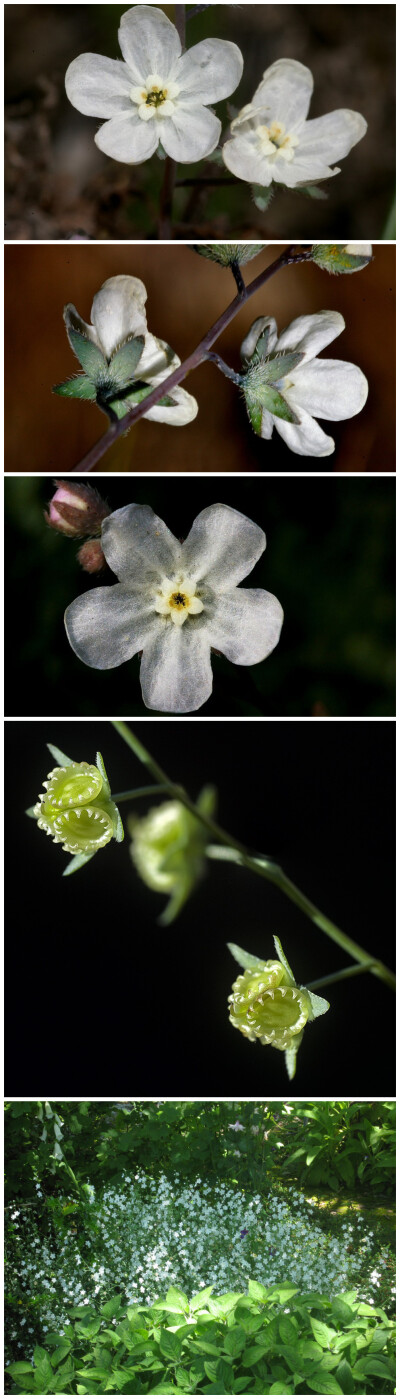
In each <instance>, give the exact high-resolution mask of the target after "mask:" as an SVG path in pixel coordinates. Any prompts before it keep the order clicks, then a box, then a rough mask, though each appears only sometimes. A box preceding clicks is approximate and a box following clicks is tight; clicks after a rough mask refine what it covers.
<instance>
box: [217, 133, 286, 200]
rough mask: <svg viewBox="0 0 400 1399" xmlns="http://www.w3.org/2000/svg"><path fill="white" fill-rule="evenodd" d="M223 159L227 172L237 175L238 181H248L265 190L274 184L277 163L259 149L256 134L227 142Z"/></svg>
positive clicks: (236, 137) (223, 150)
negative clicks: (261, 186)
mask: <svg viewBox="0 0 400 1399" xmlns="http://www.w3.org/2000/svg"><path fill="white" fill-rule="evenodd" d="M222 159H223V161H224V163H225V165H226V167H227V170H230V172H231V174H232V175H237V178H238V180H248V182H249V183H250V184H254V185H263V186H264V188H267V187H268V185H270V184H272V180H273V179H274V169H275V163H274V161H271V160H268V157H266V156H265V155H263V153H262V152H261V151H260V150H259V149H258V146H257V142H256V140H255V139H254V132H248V133H247V134H246V135H244V134H243V135H240V136H234V137H233V138H232V139H231V140H229V141H225V142H224V145H223V147H222Z"/></svg>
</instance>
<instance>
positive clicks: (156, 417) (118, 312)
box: [55, 273, 198, 427]
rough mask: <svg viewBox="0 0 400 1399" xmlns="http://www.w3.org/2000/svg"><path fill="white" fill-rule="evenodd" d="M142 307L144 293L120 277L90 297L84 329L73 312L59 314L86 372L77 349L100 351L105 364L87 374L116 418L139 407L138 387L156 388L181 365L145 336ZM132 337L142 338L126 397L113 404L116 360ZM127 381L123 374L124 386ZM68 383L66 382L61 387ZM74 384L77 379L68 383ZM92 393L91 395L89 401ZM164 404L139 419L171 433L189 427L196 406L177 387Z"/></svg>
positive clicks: (117, 371) (170, 352) (115, 399)
mask: <svg viewBox="0 0 400 1399" xmlns="http://www.w3.org/2000/svg"><path fill="white" fill-rule="evenodd" d="M146 301H147V291H146V287H145V286H144V283H143V282H142V281H141V280H140V277H130V276H128V275H125V274H124V273H122V274H119V275H118V276H116V277H108V278H107V281H106V282H103V285H102V287H100V291H98V292H96V295H95V296H94V298H93V304H92V309H91V312H90V315H91V324H90V325H88V324H87V323H86V321H84V320H82V316H80V315H79V312H78V311H77V310H76V308H75V306H71V305H70V306H66V307H65V311H64V320H65V323H66V328H67V335H68V338H69V341H70V344H71V346H72V349H73V350H74V353H75V354H77V355H78V356H81V355H82V357H81V363H82V364H84V363H85V367H86V362H85V352H84V350H83V354H82V349H81V348H80V347H82V346H83V347H84V346H85V344H86V342H87V340H89V341H90V342H91V344H92V345H95V346H96V351H97V350H100V353H101V355H102V356H103V360H104V361H105V363H103V365H102V362H101V359H100V355H99V356H98V362H99V370H97V368H96V369H94V370H93V373H94V374H95V376H96V374H97V373H99V374H100V380H99V384H101V383H103V386H104V384H107V397H108V399H109V401H110V402H111V404H112V407H113V409H114V412H116V413H117V416H119V417H122V416H123V415H124V414H125V413H127V412H128V411H129V409H130V408H131V407H134V406H135V403H136V402H137V401H139V400H138V398H137V396H136V394H137V386H138V385H140V386H141V388H142V386H143V384H149V385H150V387H151V388H152V389H153V388H156V386H157V384H162V382H163V380H164V379H167V378H168V376H169V375H170V374H172V372H173V370H174V369H177V368H178V365H179V364H180V362H181V361H180V359H179V357H178V355H176V354H175V353H174V351H173V350H171V349H170V346H169V345H167V342H166V341H165V340H159V339H158V337H156V336H155V335H151V334H150V332H149V331H148V330H147V319H146V310H145V303H146ZM138 336H141V337H142V338H143V340H144V344H143V350H142V352H141V354H140V358H139V359H138V360H137V362H136V365H135V370H134V378H133V380H132V385H131V392H129V389H126V390H125V389H124V392H123V396H122V397H121V398H120V399H118V381H120V382H121V381H123V378H124V374H123V373H122V372H121V364H120V360H121V354H122V355H123V352H124V347H125V346H127V347H128V350H129V345H130V343H131V341H132V340H135V338H136V337H138ZM87 348H88V347H87V345H86V349H87ZM139 348H140V346H139ZM92 353H93V352H92ZM129 377H130V376H129V372H128V380H129ZM114 379H115V380H116V387H115V395H114V396H113V392H112V388H111V387H109V386H108V381H110V384H111V381H112V382H114ZM70 382H71V381H67V384H69V383H70ZM79 382H80V380H79V379H78V380H75V381H74V380H73V381H72V383H79ZM63 389H64V385H62V384H61V385H58V386H57V387H56V390H55V391H56V392H60V391H61V392H62V391H63ZM95 393H96V391H95V389H94V392H93V397H95ZM168 398H169V399H170V400H171V402H170V403H169V404H161V403H157V404H156V405H155V407H153V408H149V411H148V413H145V414H144V417H145V418H149V420H150V421H152V422H158V423H170V424H172V425H173V426H174V427H181V426H183V425H184V424H185V423H190V422H191V421H192V419H193V418H195V417H196V414H197V412H198V404H197V402H196V399H195V398H193V396H192V394H190V393H187V391H186V389H182V388H181V387H180V385H177V386H176V387H175V388H173V389H172V391H171V394H168Z"/></svg>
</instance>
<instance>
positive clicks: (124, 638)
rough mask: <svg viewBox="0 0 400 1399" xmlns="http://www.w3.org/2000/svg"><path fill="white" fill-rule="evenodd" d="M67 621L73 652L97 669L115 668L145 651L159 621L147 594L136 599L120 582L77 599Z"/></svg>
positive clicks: (66, 616) (71, 606)
mask: <svg viewBox="0 0 400 1399" xmlns="http://www.w3.org/2000/svg"><path fill="white" fill-rule="evenodd" d="M64 620H65V628H66V632H67V636H68V641H69V643H70V645H71V646H72V649H73V651H75V654H76V655H77V656H79V660H80V661H83V662H84V664H85V665H89V666H93V667H94V668H95V669H96V670H112V669H113V668H114V666H119V665H122V664H123V662H124V661H130V660H131V657H132V656H134V655H135V653H136V652H137V651H142V649H143V646H144V645H145V642H146V641H147V639H148V637H149V635H151V632H152V629H153V628H154V626H155V625H156V622H157V618H156V614H155V613H154V611H153V610H152V609H151V607H150V605H149V603H148V602H147V601H146V600H145V599H144V597H143V594H141V593H140V594H139V593H138V595H137V597H136V598H134V597H133V595H132V593H130V592H128V591H127V590H126V589H125V588H124V587H123V585H122V584H119V583H116V584H114V586H112V587H110V588H93V589H92V591H91V592H88V593H83V594H82V597H77V598H75V602H71V604H70V607H67V610H66V613H65V618H64Z"/></svg>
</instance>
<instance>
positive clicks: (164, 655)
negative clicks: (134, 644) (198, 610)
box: [140, 617, 212, 714]
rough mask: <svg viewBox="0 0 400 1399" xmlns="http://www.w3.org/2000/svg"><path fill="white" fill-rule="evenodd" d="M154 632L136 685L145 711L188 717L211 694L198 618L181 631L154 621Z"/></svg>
mask: <svg viewBox="0 0 400 1399" xmlns="http://www.w3.org/2000/svg"><path fill="white" fill-rule="evenodd" d="M158 623H159V625H158V629H157V631H156V632H155V633H154V635H153V637H152V638H151V640H149V641H147V642H146V644H145V646H144V648H143V657H142V663H141V667H140V683H141V686H142V694H143V700H144V704H145V705H146V708H147V709H159V710H160V711H161V712H162V713H164V714H190V713H191V712H192V711H193V710H195V709H200V707H201V705H202V704H205V702H206V700H207V699H209V697H210V694H211V691H212V670H211V662H210V640H209V636H208V630H207V626H206V625H203V626H202V624H201V618H198V617H196V618H194V619H193V621H192V620H191V618H190V617H188V618H187V621H186V622H185V623H184V626H183V627H173V626H171V623H170V622H168V621H166V622H163V620H162V618H158Z"/></svg>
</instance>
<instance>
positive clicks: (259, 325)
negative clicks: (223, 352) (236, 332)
mask: <svg viewBox="0 0 400 1399" xmlns="http://www.w3.org/2000/svg"><path fill="white" fill-rule="evenodd" d="M268 328H269V336H268V354H271V351H272V350H274V349H275V345H276V343H277V339H278V331H277V325H276V320H274V317H273V316H257V320H256V321H253V325H252V326H251V327H250V330H249V331H248V332H247V335H245V337H244V340H242V343H241V346H240V354H241V357H242V359H251V357H252V355H254V351H255V349H256V346H257V341H258V340H259V339H260V335H262V333H263V331H264V330H267V329H268Z"/></svg>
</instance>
